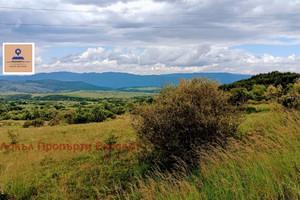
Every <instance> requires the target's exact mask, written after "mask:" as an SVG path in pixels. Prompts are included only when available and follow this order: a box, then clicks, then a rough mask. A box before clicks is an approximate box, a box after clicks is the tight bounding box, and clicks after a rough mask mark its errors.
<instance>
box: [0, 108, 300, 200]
mask: <svg viewBox="0 0 300 200" xmlns="http://www.w3.org/2000/svg"><path fill="white" fill-rule="evenodd" d="M261 108H263V109H262V110H263V111H261V112H254V113H251V114H246V115H245V118H244V122H243V123H242V124H241V126H240V127H239V136H240V138H241V139H238V140H236V139H231V140H230V141H229V142H228V146H227V147H226V149H222V148H215V149H213V150H211V151H209V152H199V153H201V155H202V156H201V157H200V159H199V160H198V163H199V168H197V169H194V170H193V171H192V172H185V173H178V172H176V173H173V174H169V173H162V172H159V171H156V172H153V173H151V174H148V176H146V178H145V176H143V175H145V172H146V171H147V169H148V166H147V165H145V164H143V163H141V162H138V159H137V155H136V152H134V151H132V152H126V151H125V152H124V151H114V152H112V153H108V152H102V151H76V152H68V151H50V152H45V151H38V150H34V151H11V152H7V151H6V150H1V151H0V160H1V162H0V199H1V198H2V199H5V198H6V199H8V198H11V199H39V200H41V199H74V200H76V199H162V200H164V199H168V200H173V199H178V200H179V199H180V200H185V199H191V200H198V199H239V200H240V199H245V200H246V199H288V200H290V199H299V198H300V139H299V138H300V126H299V125H300V113H299V112H296V111H286V110H285V109H284V108H282V107H281V106H278V105H257V107H256V109H261ZM265 108H268V109H265ZM0 124H1V125H0V142H1V143H2V142H6V143H9V142H11V138H9V137H8V131H10V132H11V133H13V134H17V135H18V137H17V141H18V142H19V143H20V144H30V143H33V144H37V143H38V142H48V143H70V144H74V143H92V144H93V143H95V142H99V141H100V142H104V141H106V140H108V137H109V136H110V135H115V136H117V137H118V138H119V139H118V140H117V142H118V143H130V142H135V141H136V134H135V131H134V130H133V129H132V128H131V118H130V116H129V115H122V116H119V117H118V118H117V119H116V120H109V121H106V122H103V123H90V124H83V125H66V126H55V127H40V128H27V129H24V128H22V127H21V126H22V123H21V121H20V122H18V121H17V122H15V121H12V120H10V121H1V122H0ZM142 177H144V178H142ZM1 191H2V192H3V194H2V196H1Z"/></svg>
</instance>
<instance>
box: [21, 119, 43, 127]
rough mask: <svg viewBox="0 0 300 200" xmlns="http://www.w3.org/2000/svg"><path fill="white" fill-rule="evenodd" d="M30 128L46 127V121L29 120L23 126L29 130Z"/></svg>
mask: <svg viewBox="0 0 300 200" xmlns="http://www.w3.org/2000/svg"><path fill="white" fill-rule="evenodd" d="M30 126H33V127H41V126H44V121H43V120H41V119H34V120H31V121H29V120H27V121H26V122H24V124H23V128H28V127H30Z"/></svg>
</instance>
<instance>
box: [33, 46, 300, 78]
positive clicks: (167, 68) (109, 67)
mask: <svg viewBox="0 0 300 200" xmlns="http://www.w3.org/2000/svg"><path fill="white" fill-rule="evenodd" d="M299 64H300V57H296V56H295V55H291V56H289V57H274V56H272V55H268V54H265V55H263V56H254V55H253V54H251V53H248V52H245V51H243V50H238V49H235V50H232V49H227V48H225V47H217V46H212V47H208V46H207V45H204V46H194V47H191V46H189V47H186V48H184V47H181V48H179V47H177V48H174V49H173V48H170V47H166V46H162V47H149V48H146V49H145V50H144V51H138V50H136V49H132V50H131V51H126V52H124V51H122V49H119V48H116V49H113V50H106V49H105V48H102V47H99V48H89V49H87V51H85V52H83V53H81V54H78V55H69V56H66V57H63V58H61V59H57V60H54V61H52V62H50V63H41V62H39V64H38V69H39V72H50V71H53V69H57V68H59V69H60V70H59V71H72V72H79V73H83V72H108V71H115V72H129V73H135V74H168V73H180V72H182V73H192V72H224V71H225V72H231V73H245V74H256V73H259V72H269V71H274V70H278V71H297V72H300V70H299V68H298V67H297V66H299Z"/></svg>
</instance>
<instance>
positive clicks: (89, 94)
mask: <svg viewBox="0 0 300 200" xmlns="http://www.w3.org/2000/svg"><path fill="white" fill-rule="evenodd" d="M48 95H65V96H70V97H83V98H133V97H149V96H151V95H153V94H151V93H144V92H119V91H75V92H60V93H45V94H33V96H34V97H36V96H48Z"/></svg>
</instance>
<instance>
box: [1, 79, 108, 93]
mask: <svg viewBox="0 0 300 200" xmlns="http://www.w3.org/2000/svg"><path fill="white" fill-rule="evenodd" d="M77 90H110V88H105V87H99V86H95V85H91V84H88V83H85V82H82V81H58V80H35V81H33V80H26V81H6V80H0V92H1V93H2V92H23V93H53V92H61V91H77Z"/></svg>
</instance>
